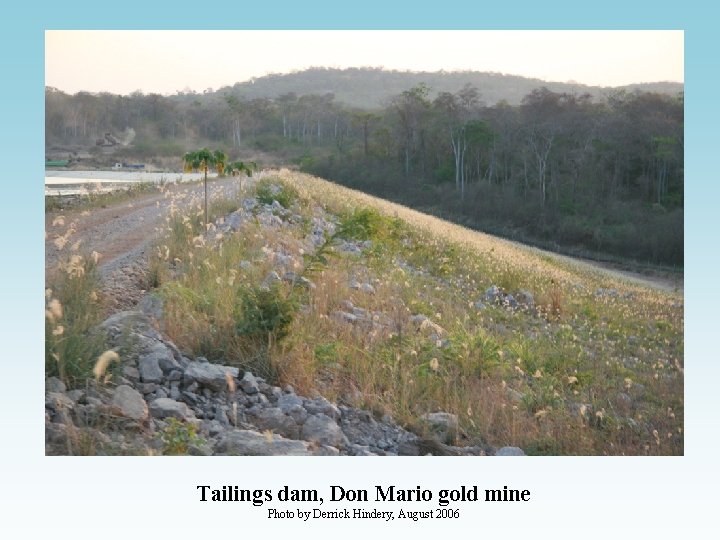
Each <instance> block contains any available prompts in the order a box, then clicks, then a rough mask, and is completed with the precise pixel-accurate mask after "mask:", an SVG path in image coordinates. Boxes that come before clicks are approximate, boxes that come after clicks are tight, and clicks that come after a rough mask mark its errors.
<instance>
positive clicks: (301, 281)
mask: <svg viewBox="0 0 720 540" xmlns="http://www.w3.org/2000/svg"><path fill="white" fill-rule="evenodd" d="M282 279H283V281H287V282H288V283H291V284H292V285H297V286H299V287H304V288H305V289H314V288H315V284H314V283H313V282H312V281H310V280H309V279H307V278H305V277H302V276H299V275H297V274H296V273H295V272H285V274H283V277H282Z"/></svg>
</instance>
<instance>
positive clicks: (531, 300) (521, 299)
mask: <svg viewBox="0 0 720 540" xmlns="http://www.w3.org/2000/svg"><path fill="white" fill-rule="evenodd" d="M515 298H516V300H517V301H518V303H519V304H521V305H523V306H525V307H527V308H534V307H535V297H534V296H533V294H532V293H531V292H530V291H528V290H526V289H520V290H519V291H518V292H517V294H516V295H515Z"/></svg>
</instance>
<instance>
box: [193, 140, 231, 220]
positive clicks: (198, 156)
mask: <svg viewBox="0 0 720 540" xmlns="http://www.w3.org/2000/svg"><path fill="white" fill-rule="evenodd" d="M216 155H217V156H218V157H222V156H225V154H224V153H223V152H221V151H220V150H217V151H215V153H213V152H211V151H210V149H209V148H203V149H202V150H197V151H196V152H188V153H186V154H185V156H183V161H184V162H185V171H186V172H189V171H197V170H202V171H203V172H204V173H205V178H204V184H205V230H206V231H207V226H208V204H207V202H208V196H207V173H208V168H209V167H213V166H216V164H217V161H216ZM224 167H225V164H224V160H223V168H224Z"/></svg>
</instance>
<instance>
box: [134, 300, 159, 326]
mask: <svg viewBox="0 0 720 540" xmlns="http://www.w3.org/2000/svg"><path fill="white" fill-rule="evenodd" d="M137 308H138V309H139V310H140V311H141V312H142V313H143V314H144V315H147V316H148V317H150V318H151V319H155V320H156V321H159V320H160V319H162V317H163V301H162V298H160V297H159V296H158V295H156V294H146V295H145V296H143V297H142V298H141V299H140V302H138V305H137Z"/></svg>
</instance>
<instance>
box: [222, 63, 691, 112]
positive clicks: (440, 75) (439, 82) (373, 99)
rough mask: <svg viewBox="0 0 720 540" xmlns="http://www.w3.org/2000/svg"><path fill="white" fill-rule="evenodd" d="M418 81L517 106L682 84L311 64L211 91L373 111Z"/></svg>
mask: <svg viewBox="0 0 720 540" xmlns="http://www.w3.org/2000/svg"><path fill="white" fill-rule="evenodd" d="M421 83H424V84H426V85H427V86H429V87H430V89H431V97H434V96H435V95H437V94H438V93H439V92H451V93H455V92H458V91H459V90H460V89H461V88H462V87H463V86H465V85H466V84H471V85H473V86H476V87H477V88H478V89H479V90H480V96H481V99H482V100H483V101H484V102H485V103H486V104H487V105H495V104H496V103H497V102H499V101H502V100H505V101H507V102H508V103H509V104H511V105H518V104H520V102H521V101H522V99H523V98H524V97H525V96H527V95H528V94H530V93H531V92H532V91H533V90H535V89H537V88H541V87H543V86H544V87H546V88H548V89H549V90H551V91H553V92H559V93H562V92H566V93H570V94H578V95H581V94H585V93H588V94H590V95H592V96H593V97H594V98H604V97H606V96H608V95H609V94H610V93H612V92H615V91H618V90H627V91H629V92H632V91H634V90H640V91H644V92H658V93H661V94H669V95H676V94H677V93H678V92H682V91H683V88H684V85H683V84H681V83H673V82H654V83H642V84H633V85H629V86H625V87H620V88H610V87H599V86H587V85H583V84H577V83H562V82H551V81H543V80H541V79H533V78H528V77H521V76H517V75H506V74H501V73H484V72H479V71H458V72H453V71H439V72H412V71H395V70H385V69H380V68H349V69H332V68H311V69H306V70H304V71H298V72H295V73H286V74H270V75H266V76H264V77H258V78H256V79H252V80H251V81H245V82H240V83H237V84H235V85H233V86H232V87H225V88H221V89H219V90H218V91H217V92H216V93H215V94H219V95H224V94H226V93H233V94H235V95H237V96H242V97H244V98H247V99H253V98H271V99H272V98H277V97H279V96H281V95H283V94H287V93H291V92H293V93H295V94H297V95H298V96H301V95H310V94H319V95H323V94H327V93H332V94H334V95H335V99H336V101H338V102H341V103H343V104H345V105H349V106H353V107H358V108H364V109H376V108H379V107H382V106H384V105H386V103H387V101H388V100H389V99H390V98H392V97H393V96H396V95H398V94H400V93H402V92H404V91H405V90H407V89H408V88H412V87H414V86H417V85H418V84H421Z"/></svg>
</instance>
